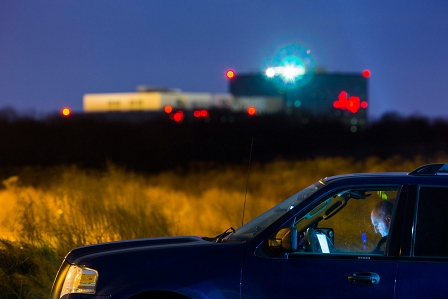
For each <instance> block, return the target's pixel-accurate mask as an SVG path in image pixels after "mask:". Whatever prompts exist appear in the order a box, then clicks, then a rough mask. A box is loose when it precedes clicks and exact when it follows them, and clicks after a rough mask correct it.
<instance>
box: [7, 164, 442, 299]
mask: <svg viewBox="0 0 448 299" xmlns="http://www.w3.org/2000/svg"><path fill="white" fill-rule="evenodd" d="M446 161H448V159H447V158H446V157H432V158H431V160H429V159H426V158H423V157H416V158H414V159H412V160H407V159H403V158H400V157H393V158H390V159H387V160H380V159H377V158H367V159H365V160H364V161H358V160H354V159H349V158H319V159H312V160H303V161H293V162H291V161H276V162H272V163H269V164H252V165H251V169H250V172H249V174H248V172H247V166H245V165H241V166H234V165H233V166H223V165H220V166H216V165H211V164H194V165H191V166H190V167H189V168H188V169H187V170H186V169H179V170H172V171H166V172H163V173H159V174H157V175H145V174H138V173H134V172H130V171H126V170H124V169H121V168H117V167H115V166H113V165H111V166H109V167H108V168H107V169H106V170H104V171H92V170H85V169H80V168H77V167H75V166H72V167H62V166H61V167H53V168H46V169H38V168H23V169H20V170H18V171H17V173H16V175H14V176H10V177H9V178H5V179H4V180H3V188H2V189H1V190H0V207H1V210H2V213H0V234H1V239H3V240H2V242H1V243H0V266H1V269H0V270H1V272H0V276H2V277H6V276H7V277H8V279H6V278H3V279H0V290H8V291H4V293H1V292H0V297H1V298H46V297H47V295H48V292H49V290H50V287H51V279H49V277H50V278H52V277H54V275H55V274H56V271H57V268H58V266H59V263H60V262H61V259H62V257H63V255H64V254H65V253H67V252H68V251H69V250H70V249H72V248H74V247H77V246H81V245H87V244H92V243H99V242H108V241H115V240H123V239H134V238H146V237H159V236H171V235H203V236H204V235H205V236H215V235H217V234H219V233H220V232H222V231H224V230H225V229H227V228H228V227H229V226H233V227H238V226H240V225H241V223H242V213H243V205H244V200H245V198H246V199H247V202H246V211H245V218H244V222H247V221H249V220H250V219H252V218H254V217H255V216H257V215H258V214H260V213H261V212H263V211H265V210H267V209H268V208H270V207H272V206H273V205H275V204H277V203H279V202H280V201H282V200H283V199H285V198H287V197H288V196H290V195H292V194H293V193H295V192H297V191H298V190H300V189H302V188H304V187H306V186H308V185H310V184H311V183H313V182H315V181H317V180H318V179H320V178H322V177H325V176H330V175H336V174H343V173H353V172H372V171H410V170H412V169H414V168H416V167H418V166H420V165H422V164H425V163H430V162H431V163H433V162H446ZM247 175H249V177H248V178H249V180H248V186H247V187H248V188H247V194H246V181H247V180H246V179H247ZM8 255H10V256H9V258H8ZM24 268H25V269H26V270H23V269H24ZM5 275H6V276H5ZM41 276H43V277H44V278H43V279H42V278H41ZM24 277H27V279H26V280H24ZM37 277H39V279H38V278H37ZM3 284H6V285H8V289H7V288H6V287H4V286H3ZM29 290H34V292H29ZM36 294H38V295H36ZM39 294H40V295H39ZM33 296H34V297H33ZM39 296H41V297H39Z"/></svg>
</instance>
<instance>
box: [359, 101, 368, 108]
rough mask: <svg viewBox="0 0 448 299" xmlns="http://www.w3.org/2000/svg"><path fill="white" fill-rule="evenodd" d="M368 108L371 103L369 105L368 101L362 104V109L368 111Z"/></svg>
mask: <svg viewBox="0 0 448 299" xmlns="http://www.w3.org/2000/svg"><path fill="white" fill-rule="evenodd" d="M367 106H369V103H367V102H366V101H362V102H361V108H364V109H366V108H367Z"/></svg>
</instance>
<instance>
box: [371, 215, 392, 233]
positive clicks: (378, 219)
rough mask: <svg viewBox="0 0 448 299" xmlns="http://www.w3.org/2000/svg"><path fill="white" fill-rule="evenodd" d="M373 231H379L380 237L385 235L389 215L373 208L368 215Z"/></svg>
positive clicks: (387, 230)
mask: <svg viewBox="0 0 448 299" xmlns="http://www.w3.org/2000/svg"><path fill="white" fill-rule="evenodd" d="M370 218H371V220H372V224H373V229H374V230H375V233H380V234H381V236H382V237H384V236H387V234H388V233H389V226H390V215H385V214H384V212H382V211H377V210H374V211H372V214H371V215H370Z"/></svg>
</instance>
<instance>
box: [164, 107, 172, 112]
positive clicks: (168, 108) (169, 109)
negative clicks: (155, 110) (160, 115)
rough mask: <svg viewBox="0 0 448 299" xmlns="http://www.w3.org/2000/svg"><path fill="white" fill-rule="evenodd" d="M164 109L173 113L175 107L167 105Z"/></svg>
mask: <svg viewBox="0 0 448 299" xmlns="http://www.w3.org/2000/svg"><path fill="white" fill-rule="evenodd" d="M163 110H164V111H165V113H171V112H173V107H171V106H170V105H168V106H165V108H164V109H163Z"/></svg>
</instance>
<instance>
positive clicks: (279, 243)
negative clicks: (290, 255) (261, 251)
mask: <svg viewBox="0 0 448 299" xmlns="http://www.w3.org/2000/svg"><path fill="white" fill-rule="evenodd" d="M269 248H271V249H273V250H275V251H280V252H294V251H297V229H296V228H295V227H286V228H282V229H281V230H279V231H278V232H277V234H276V235H275V237H274V238H271V239H269Z"/></svg>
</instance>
